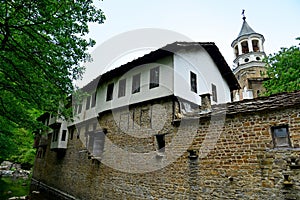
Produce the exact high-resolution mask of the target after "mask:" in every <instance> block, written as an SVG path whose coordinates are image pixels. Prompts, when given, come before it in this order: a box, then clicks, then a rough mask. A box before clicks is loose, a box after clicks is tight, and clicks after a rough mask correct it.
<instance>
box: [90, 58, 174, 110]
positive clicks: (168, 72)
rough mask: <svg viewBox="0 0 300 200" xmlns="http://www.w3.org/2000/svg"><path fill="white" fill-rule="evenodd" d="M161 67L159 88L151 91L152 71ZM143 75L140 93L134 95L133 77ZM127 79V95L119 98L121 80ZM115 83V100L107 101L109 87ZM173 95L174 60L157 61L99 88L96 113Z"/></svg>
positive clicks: (139, 67) (135, 69) (137, 68)
mask: <svg viewBox="0 0 300 200" xmlns="http://www.w3.org/2000/svg"><path fill="white" fill-rule="evenodd" d="M157 66H159V67H160V72H159V87H156V88H152V89H149V83H150V69H152V68H155V67H157ZM138 73H141V80H140V87H141V88H140V92H138V93H135V94H132V77H133V76H134V75H136V74H138ZM122 79H126V95H125V96H123V97H118V89H119V80H122ZM110 83H114V90H113V99H112V100H111V101H106V93H107V85H108V84H110ZM171 94H173V58H172V56H168V57H166V58H163V59H160V60H157V61H156V62H153V63H149V64H144V65H141V66H137V67H135V68H134V69H132V70H130V71H128V72H127V73H126V74H124V75H122V76H121V77H115V78H112V80H111V81H110V82H108V83H105V84H102V85H101V86H100V87H99V88H97V100H96V112H97V113H99V112H103V111H105V110H109V109H112V108H118V107H123V106H127V105H130V104H134V103H138V102H141V101H146V100H151V99H155V98H160V97H165V96H169V95H171Z"/></svg>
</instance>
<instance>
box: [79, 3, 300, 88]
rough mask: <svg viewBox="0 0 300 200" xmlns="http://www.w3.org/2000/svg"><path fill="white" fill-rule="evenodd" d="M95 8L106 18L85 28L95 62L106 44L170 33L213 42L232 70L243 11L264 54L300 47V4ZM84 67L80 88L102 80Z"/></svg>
mask: <svg viewBox="0 0 300 200" xmlns="http://www.w3.org/2000/svg"><path fill="white" fill-rule="evenodd" d="M95 5H96V6H97V7H98V8H101V9H102V10H103V12H104V14H105V16H106V20H105V22H104V24H100V25H99V24H90V26H89V28H90V33H89V35H88V37H91V38H93V39H94V40H95V41H96V42H97V43H96V45H95V47H93V48H91V49H90V52H91V53H92V55H93V59H94V60H96V61H95V62H96V63H98V61H97V59H101V55H99V53H95V52H97V48H98V49H99V48H103V44H105V42H107V41H109V42H110V41H111V39H112V38H114V37H115V36H118V35H120V34H124V33H126V32H128V31H133V30H137V29H145V28H148V29H149V28H150V29H163V30H168V31H173V32H176V33H179V34H182V35H184V36H186V37H188V38H190V39H191V40H192V41H196V42H214V43H215V44H216V45H217V46H218V48H219V49H220V52H221V53H222V55H223V56H224V58H225V60H226V61H227V63H228V65H229V66H230V67H232V62H233V59H234V58H233V50H232V48H231V43H232V41H233V40H234V39H236V37H237V36H238V34H239V31H240V29H241V26H242V22H243V20H242V15H241V13H242V10H243V9H245V16H246V21H247V23H248V24H249V25H250V27H251V28H252V29H253V30H254V31H256V32H257V33H260V34H262V35H264V37H265V43H264V50H265V52H266V54H267V55H269V54H273V53H275V52H278V51H279V50H280V48H281V47H290V46H292V45H297V44H298V43H299V42H297V41H296V40H295V38H296V37H300V1H299V0H184V1H183V0H151V1H149V0H104V1H95ZM158 39H159V38H158ZM120 45H122V43H120ZM124 54H126V52H124ZM103 57H105V55H104V56H103ZM117 57H122V55H117ZM128 59H129V60H130V59H131V58H127V60H126V59H124V60H122V59H121V61H119V62H118V64H117V65H119V64H120V63H123V62H127V61H129V60H128ZM86 67H87V69H86V75H84V80H83V83H84V84H86V83H87V80H91V79H93V78H95V77H96V76H97V75H100V74H97V73H100V72H97V73H91V71H94V68H95V65H93V64H92V65H89V64H87V65H86Z"/></svg>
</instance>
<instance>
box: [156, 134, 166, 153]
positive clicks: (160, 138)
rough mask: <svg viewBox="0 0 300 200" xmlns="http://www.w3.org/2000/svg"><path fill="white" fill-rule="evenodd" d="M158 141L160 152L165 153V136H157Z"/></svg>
mask: <svg viewBox="0 0 300 200" xmlns="http://www.w3.org/2000/svg"><path fill="white" fill-rule="evenodd" d="M156 141H157V146H158V152H161V153H163V152H165V146H166V142H165V135H156Z"/></svg>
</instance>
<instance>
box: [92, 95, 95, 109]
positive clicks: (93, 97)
mask: <svg viewBox="0 0 300 200" xmlns="http://www.w3.org/2000/svg"><path fill="white" fill-rule="evenodd" d="M95 105H96V92H94V93H93V94H92V108H93V107H95Z"/></svg>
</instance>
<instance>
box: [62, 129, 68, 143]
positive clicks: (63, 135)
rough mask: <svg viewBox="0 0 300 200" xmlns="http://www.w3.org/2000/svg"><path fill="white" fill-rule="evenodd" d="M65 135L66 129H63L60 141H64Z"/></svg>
mask: <svg viewBox="0 0 300 200" xmlns="http://www.w3.org/2000/svg"><path fill="white" fill-rule="evenodd" d="M66 136H67V130H63V131H62V135H61V141H66Z"/></svg>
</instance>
